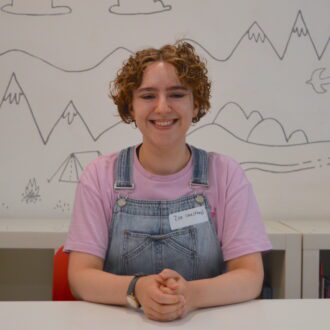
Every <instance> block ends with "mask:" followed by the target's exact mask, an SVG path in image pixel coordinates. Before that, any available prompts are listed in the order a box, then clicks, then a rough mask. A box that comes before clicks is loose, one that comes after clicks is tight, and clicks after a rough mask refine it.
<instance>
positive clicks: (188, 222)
mask: <svg viewBox="0 0 330 330" xmlns="http://www.w3.org/2000/svg"><path fill="white" fill-rule="evenodd" d="M169 220H170V226H171V229H172V230H175V229H180V228H184V227H188V226H192V225H197V224H199V223H203V222H207V221H208V215H207V211H206V208H205V206H204V205H203V206H199V207H195V208H193V209H189V210H186V211H181V212H176V213H172V214H170V215H169Z"/></svg>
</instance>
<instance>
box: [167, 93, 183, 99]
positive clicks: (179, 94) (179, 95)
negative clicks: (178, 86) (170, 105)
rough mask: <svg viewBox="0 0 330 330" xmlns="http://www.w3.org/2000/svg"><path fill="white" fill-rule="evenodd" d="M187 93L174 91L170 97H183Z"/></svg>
mask: <svg viewBox="0 0 330 330" xmlns="http://www.w3.org/2000/svg"><path fill="white" fill-rule="evenodd" d="M185 96H186V94H185V93H173V94H170V97H173V98H175V99H180V98H182V97H185Z"/></svg>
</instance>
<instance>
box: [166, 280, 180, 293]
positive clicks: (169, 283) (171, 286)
mask: <svg viewBox="0 0 330 330" xmlns="http://www.w3.org/2000/svg"><path fill="white" fill-rule="evenodd" d="M165 283H166V286H167V287H168V288H169V289H171V290H176V289H178V287H179V283H178V281H177V280H175V279H174V278H169V279H168V280H166V282H165Z"/></svg>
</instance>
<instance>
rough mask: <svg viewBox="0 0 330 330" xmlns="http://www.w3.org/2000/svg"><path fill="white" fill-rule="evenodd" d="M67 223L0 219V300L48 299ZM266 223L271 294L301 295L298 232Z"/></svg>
mask: <svg viewBox="0 0 330 330" xmlns="http://www.w3.org/2000/svg"><path fill="white" fill-rule="evenodd" d="M69 223H70V220H68V219H36V220H29V219H19V220H18V219H0V264H1V268H0V300H49V299H51V288H52V261H53V255H54V250H56V249H57V248H58V247H59V246H60V245H62V244H63V243H64V241H65V238H66V235H67V231H68V228H69ZM265 226H266V230H267V233H268V235H269V237H270V240H271V242H272V246H273V250H272V251H271V252H270V253H267V255H266V260H267V265H266V267H267V269H268V270H269V271H270V274H271V284H272V286H273V288H274V298H300V297H301V292H300V286H301V282H300V280H301V279H300V275H299V274H300V273H301V236H300V235H299V234H297V233H296V232H295V231H294V230H293V229H291V228H289V227H288V226H286V225H284V224H281V223H280V222H276V221H266V222H265ZM32 265H33V266H32ZM29 266H31V267H29ZM8 297H9V298H8Z"/></svg>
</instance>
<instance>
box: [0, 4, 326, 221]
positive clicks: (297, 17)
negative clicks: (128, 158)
mask: <svg viewBox="0 0 330 330" xmlns="http://www.w3.org/2000/svg"><path fill="white" fill-rule="evenodd" d="M248 2H249V4H250V7H251V10H250V11H247V12H246V13H245V12H244V13H243V11H242V12H241V13H240V14H239V15H241V18H242V20H239V24H238V25H237V24H236V30H235V34H234V33H228V31H230V28H229V27H230V21H228V20H226V9H228V8H229V9H231V10H233V11H237V12H238V8H237V7H236V5H235V4H232V3H231V2H228V1H226V0H220V1H212V0H207V1H206V2H205V3H203V4H197V3H195V4H192V3H191V2H189V1H188V0H182V2H180V3H179V2H174V1H173V0H167V1H159V0H158V1H155V0H150V1H147V0H140V1H134V0H131V1H130V0H126V1H124V0H121V1H108V0H107V1H105V0H104V1H100V2H99V3H98V6H99V7H98V6H96V5H90V4H88V2H87V1H81V2H75V1H61V2H59V1H50V0H48V1H47V0H33V1H23V0H21V1H20V0H12V1H11V2H9V1H7V0H0V8H1V10H0V31H5V30H7V33H6V35H5V34H3V40H4V42H2V43H1V45H0V72H1V74H0V137H1V138H0V150H1V153H2V157H1V160H0V164H1V168H2V170H1V171H0V205H1V207H0V217H21V216H25V214H28V215H29V216H35V217H45V218H54V217H55V218H56V217H69V216H70V212H71V211H72V209H71V208H72V205H73V197H74V192H75V189H76V185H77V183H78V182H79V177H80V175H81V173H82V171H83V169H84V168H85V167H86V166H87V164H89V163H90V162H91V161H92V160H93V159H95V158H96V157H99V156H101V155H104V154H107V153H109V152H113V151H117V150H120V149H121V148H124V147H126V146H128V145H132V144H137V143H139V142H140V139H141V136H140V134H139V132H138V130H136V129H135V130H134V129H131V127H130V126H129V125H125V124H124V123H123V122H122V121H121V119H120V117H119V116H118V115H117V114H116V108H115V105H114V104H113V102H112V101H111V99H110V98H109V83H110V81H111V80H112V79H113V78H114V76H115V74H116V72H117V70H118V69H119V67H120V66H121V64H122V62H123V61H124V60H126V59H127V58H128V57H129V56H130V55H131V54H132V53H133V52H134V51H136V50H137V49H139V48H142V47H145V46H146V45H150V46H158V45H159V46H160V45H163V44H164V43H166V42H175V41H177V40H183V41H188V42H190V43H191V44H192V45H193V46H194V47H195V48H196V51H197V52H198V53H199V54H200V55H201V56H202V57H203V58H205V60H206V61H207V64H208V68H209V72H210V75H211V79H212V85H213V89H212V99H211V111H210V113H209V114H207V116H205V118H203V119H202V120H201V121H200V122H199V123H197V124H195V125H193V126H192V127H191V129H190V130H189V132H188V136H187V140H188V143H191V144H194V145H196V146H197V147H202V148H205V149H207V150H214V151H216V152H220V153H224V154H228V155H230V156H232V157H233V158H234V159H236V160H237V161H238V162H239V163H240V164H241V166H242V167H243V169H244V170H245V172H246V174H247V176H248V177H249V179H250V180H251V181H252V183H253V186H254V189H255V190H256V194H257V196H258V199H259V203H260V206H261V210H262V213H263V215H264V216H265V217H266V218H274V217H275V218H276V217H286V216H292V217H299V216H308V215H314V214H315V212H316V213H317V214H318V215H319V216H320V217H322V216H326V215H328V214H329V213H330V206H329V203H328V202H327V201H328V200H329V198H330V189H329V186H330V175H329V171H330V108H329V104H330V102H329V101H330V99H329V92H328V90H329V88H330V87H329V85H330V73H329V70H328V68H329V67H330V57H329V50H330V46H329V43H330V24H328V26H326V24H327V22H326V21H324V22H323V21H320V20H319V18H318V15H317V14H315V16H313V17H312V15H311V13H310V9H309V10H308V9H306V6H303V5H302V4H301V6H302V7H304V8H302V7H300V8H299V7H297V8H296V7H294V4H290V5H289V4H287V5H283V4H276V3H275V2H274V3H273V9H274V8H276V7H279V8H280V7H281V6H282V7H283V8H282V7H281V8H282V12H283V13H285V14H284V16H283V20H284V18H285V20H286V22H287V25H286V27H287V28H285V29H284V28H283V29H282V31H284V32H282V34H280V33H279V32H278V33H277V32H276V30H275V33H274V32H273V33H269V31H268V30H269V28H270V25H271V23H269V25H268V27H266V26H265V25H266V23H265V22H266V21H267V19H266V18H264V17H266V15H271V14H270V13H267V12H266V9H265V8H264V7H263V9H260V11H259V12H258V14H259V16H258V17H256V16H255V15H256V14H257V11H254V10H253V8H256V7H258V4H257V2H256V1H254V0H253V1H252V0H249V1H248ZM101 5H102V6H103V7H102V6H101ZM242 5H243V4H242ZM199 6H201V7H199ZM285 6H288V8H289V7H290V9H291V11H287V12H286V11H285V10H284V9H285ZM324 6H326V7H327V6H328V5H324ZM188 7H189V9H190V12H187V10H186V8H188ZM250 7H247V8H250ZM101 8H103V9H101ZM201 8H202V9H203V13H201ZM315 8H317V5H316V4H315ZM100 9H101V10H100ZM215 9H217V10H215ZM79 10H80V12H79ZM98 10H99V12H98ZM102 10H103V12H102ZM315 10H316V9H315ZM326 10H330V4H329V6H328V7H327V8H323V11H326ZM263 11H264V12H263ZM78 12H79V15H78V14H76V13H78ZM82 13H83V14H84V15H85V18H84V19H86V18H87V17H90V29H91V32H90V34H89V32H88V31H87V30H86V31H87V32H86V31H85V33H82V32H81V33H80V32H79V33H78V32H77V31H78V30H81V29H83V28H84V26H85V23H84V22H85V21H84V19H82V18H80V17H81V15H82ZM67 14H70V15H67ZM109 14H110V15H109ZM190 15H191V17H194V18H195V19H197V18H198V19H200V24H190V23H189V19H190ZM245 15H249V16H246V17H245ZM267 17H268V16H267ZM214 18H215V21H214V22H213V23H214V24H210V25H208V24H207V22H208V20H210V21H211V20H212V19H214ZM263 18H264V19H263ZM243 19H244V20H243ZM241 21H242V22H244V23H241ZM70 22H72V26H73V27H74V29H72V31H71V30H70V28H68V27H70ZM157 22H161V23H162V24H160V23H159V24H160V25H157ZM173 22H177V23H176V24H173ZM219 22H224V23H223V24H224V25H226V24H227V25H228V30H223V29H220V28H219V30H218V24H219ZM246 22H247V24H245V23H246ZM251 22H252V24H251ZM321 22H323V23H322V24H324V30H325V31H326V32H327V31H328V32H327V35H326V36H325V37H324V35H325V34H324V35H323V38H320V36H319V35H318V33H317V32H315V26H316V24H318V25H319V24H321ZM276 23H277V22H276ZM63 24H68V25H66V28H65V27H63ZM242 24H243V25H242ZM16 25H17V26H19V27H21V28H23V29H24V28H25V27H28V26H29V27H30V28H31V32H29V31H28V29H26V30H25V31H24V33H26V35H28V36H29V38H30V39H31V42H30V43H29V42H26V40H25V39H24V40H23V38H21V37H20V35H19V32H17V31H16V29H15V27H16ZM155 26H157V29H155ZM49 27H52V28H53V29H54V30H56V28H58V39H55V38H54V36H56V35H57V32H56V33H55V32H54V31H53V30H52V31H51V32H50V33H52V36H53V39H51V38H50V39H49V40H47V38H46V39H45V36H46V35H47V32H45V31H48V30H47V29H48V28H49ZM78 27H79V28H78ZM119 27H122V28H119ZM246 27H248V28H247V29H246ZM76 28H77V29H76ZM65 29H66V30H67V35H68V36H65V33H64V34H63V32H64V31H65ZM75 29H76V30H75ZM130 29H131V30H130ZM139 29H141V30H139ZM327 29H328V30H327ZM126 30H127V33H126ZM40 31H43V36H42V37H40V40H39V37H36V36H37V35H38V33H39V32H40ZM103 31H105V32H103ZM135 32H136V33H135ZM0 33H1V32H0ZM70 33H72V34H70ZM102 33H105V34H104V39H102V38H101V36H102ZM160 35H162V37H160ZM219 35H225V36H226V38H228V39H230V43H228V45H229V48H228V45H227V47H225V46H224V45H223V44H222V43H221V40H224V39H221V38H218V36H219ZM25 37H26V36H25ZM66 37H67V40H66V39H65V38H66ZM276 38H277V39H276ZM73 40H74V41H75V42H76V41H77V42H80V43H81V45H85V50H84V51H82V52H79V54H78V56H77V53H76V52H75V48H74V44H75V42H73ZM53 44H55V45H56V47H55V48H52V45H53ZM280 44H282V47H281V46H280ZM230 45H231V46H230ZM51 49H56V50H58V53H57V51H56V52H55V53H54V51H52V50H51ZM81 59H85V61H83V60H81ZM79 60H81V62H79V63H82V64H77V63H78V61H79ZM6 187H9V189H7V188H6ZM22 187H24V190H23V193H22ZM315 210H316V211H315Z"/></svg>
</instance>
